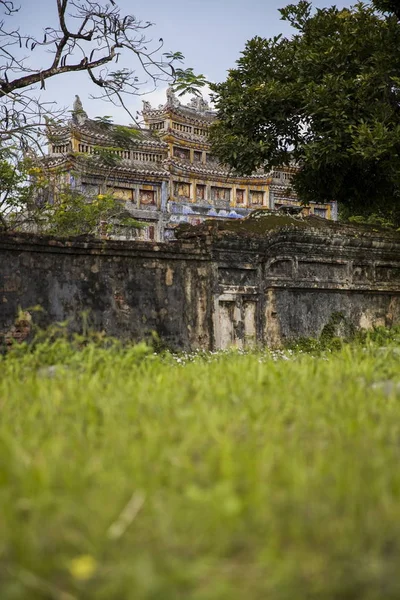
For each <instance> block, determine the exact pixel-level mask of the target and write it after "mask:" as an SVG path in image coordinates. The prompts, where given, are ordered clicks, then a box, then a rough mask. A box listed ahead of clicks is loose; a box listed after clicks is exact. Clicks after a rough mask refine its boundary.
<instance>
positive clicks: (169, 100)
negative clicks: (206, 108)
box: [167, 86, 181, 107]
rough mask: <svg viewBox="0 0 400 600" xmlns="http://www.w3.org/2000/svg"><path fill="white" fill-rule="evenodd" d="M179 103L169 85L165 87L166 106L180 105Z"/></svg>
mask: <svg viewBox="0 0 400 600" xmlns="http://www.w3.org/2000/svg"><path fill="white" fill-rule="evenodd" d="M180 105H181V103H180V102H179V100H178V98H177V97H176V94H175V92H174V90H173V88H172V87H171V86H168V87H167V106H170V107H171V106H172V107H173V106H180Z"/></svg>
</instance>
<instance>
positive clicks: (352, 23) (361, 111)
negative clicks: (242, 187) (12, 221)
mask: <svg viewBox="0 0 400 600" xmlns="http://www.w3.org/2000/svg"><path fill="white" fill-rule="evenodd" d="M280 12H281V15H282V19H283V20H284V21H287V22H289V23H290V24H291V25H292V27H294V28H295V30H296V31H295V34H294V35H293V36H292V37H290V38H286V37H283V36H278V37H275V38H272V39H264V38H261V37H256V38H254V39H252V40H250V41H249V42H248V43H247V45H246V47H245V50H244V52H243V53H242V56H241V58H240V59H239V60H238V62H237V66H236V68H235V69H232V70H231V71H229V74H228V78H227V80H226V81H225V82H223V83H221V84H217V85H214V86H213V89H214V92H215V101H216V106H217V110H218V115H219V122H218V123H217V125H215V127H214V130H213V133H212V141H213V145H214V152H215V153H216V154H217V155H218V156H219V157H220V158H221V159H222V160H223V161H225V162H226V163H228V164H230V165H231V166H232V167H233V168H235V169H236V170H238V171H239V172H242V173H249V172H251V171H253V170H254V169H255V168H258V167H264V168H266V169H271V168H273V167H275V166H279V165H284V164H290V163H291V162H293V161H296V162H297V163H298V165H299V166H300V172H299V174H298V175H297V176H296V177H295V179H294V186H295V188H296V190H297V192H298V194H299V196H300V198H301V199H302V200H303V201H304V202H309V201H317V202H325V201H331V200H337V201H339V202H340V203H342V205H344V206H345V207H346V209H347V211H348V212H350V213H352V214H361V213H362V214H370V213H375V214H381V213H382V214H385V215H386V216H388V215H389V216H390V217H391V218H392V220H393V221H394V222H396V223H400V202H399V197H400V52H399V48H400V23H399V19H400V2H399V1H398V0H376V1H375V2H374V3H373V4H364V3H362V2H358V3H357V4H355V5H354V6H352V7H350V8H344V9H338V8H337V7H335V6H332V7H330V8H322V9H316V10H313V7H312V5H311V3H310V2H308V1H306V0H300V1H299V2H298V3H297V4H291V5H289V6H287V7H286V8H283V9H281V11H280Z"/></svg>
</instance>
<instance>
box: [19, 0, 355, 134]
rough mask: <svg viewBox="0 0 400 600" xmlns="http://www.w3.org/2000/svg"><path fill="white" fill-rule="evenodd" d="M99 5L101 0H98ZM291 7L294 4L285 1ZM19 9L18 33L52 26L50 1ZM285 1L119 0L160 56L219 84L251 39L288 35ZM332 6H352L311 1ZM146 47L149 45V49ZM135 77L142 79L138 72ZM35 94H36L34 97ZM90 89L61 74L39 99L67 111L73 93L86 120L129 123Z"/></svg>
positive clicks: (136, 102) (133, 107) (38, 60)
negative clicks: (159, 47)
mask: <svg viewBox="0 0 400 600" xmlns="http://www.w3.org/2000/svg"><path fill="white" fill-rule="evenodd" d="M101 1H102V2H105V1H106V0H101ZM291 1H292V2H294V1H295V0H291ZM17 3H18V4H19V5H20V7H21V10H20V11H19V12H18V13H17V14H16V15H15V16H14V17H13V20H12V23H13V26H19V27H20V30H21V33H33V34H39V35H40V33H41V32H42V31H43V29H44V28H45V27H46V26H48V25H52V24H55V23H56V22H57V21H56V20H57V11H56V0H17ZM289 3H290V2H289V0H288V1H285V0H147V1H144V0H142V1H136V0H119V1H118V5H119V6H120V8H121V12H122V13H124V14H133V15H135V17H137V18H138V19H140V20H142V21H150V22H152V23H154V25H153V26H152V27H151V28H149V29H148V30H147V37H148V38H149V39H153V40H154V43H157V42H158V39H159V38H160V37H162V38H163V40H164V50H165V51H180V52H182V53H183V55H184V56H185V61H184V65H183V66H184V67H192V68H193V70H194V71H195V73H202V74H204V75H205V76H206V77H207V79H208V80H210V81H214V82H219V81H223V80H224V79H225V78H226V74H227V71H228V69H230V68H232V67H234V66H235V62H236V60H237V59H238V58H239V56H240V53H241V52H242V51H243V49H244V47H245V44H246V41H247V40H249V39H251V38H252V37H254V36H261V37H272V36H274V35H277V34H279V33H283V34H284V35H290V34H291V30H290V27H289V26H288V24H287V23H284V22H282V21H281V20H280V13H279V12H278V9H279V8H281V7H282V6H285V5H286V4H289ZM332 4H336V6H338V7H343V6H349V5H350V4H354V2H351V1H350V0H336V1H334V0H331V1H326V0H316V1H314V2H313V5H314V6H317V7H323V6H330V5H332ZM150 45H151V44H150ZM50 60H51V56H50V55H46V54H45V53H43V52H42V50H41V49H35V51H34V52H33V53H32V54H31V56H29V61H30V62H31V65H32V66H34V67H37V68H46V67H47V66H48V63H49V62H50ZM121 65H122V66H127V67H130V68H136V67H138V65H137V64H135V62H134V61H131V59H129V62H125V63H124V62H122V63H120V64H118V68H120V67H121ZM137 74H138V75H139V76H141V75H142V73H141V72H140V68H139V67H138V68H137ZM38 93H39V92H38ZM96 93H97V90H96V86H94V84H92V83H91V82H90V80H89V77H88V75H87V74H85V73H77V74H64V75H61V76H59V77H57V78H54V79H52V80H48V81H47V82H46V91H45V92H42V93H41V98H42V99H43V100H45V101H48V102H53V101H55V102H57V105H58V106H59V107H72V103H73V101H74V97H75V94H79V96H80V98H81V100H82V102H83V106H84V108H85V110H86V112H87V113H88V114H89V116H90V117H92V118H93V117H95V116H104V115H110V116H111V117H112V118H113V119H114V121H115V122H119V123H129V122H130V121H131V119H130V118H129V116H128V115H127V114H126V113H125V112H124V111H123V109H118V108H116V107H114V106H113V105H110V104H108V103H105V102H104V101H101V100H92V99H90V96H91V94H96ZM145 99H146V100H148V101H150V102H151V103H152V105H154V106H158V104H160V103H164V102H165V86H161V87H160V88H159V89H157V90H156V91H155V92H153V93H151V94H149V95H148V96H146V97H145ZM141 106H142V98H138V97H131V98H130V99H129V109H130V111H131V112H132V113H133V114H135V113H136V111H138V110H140V109H141Z"/></svg>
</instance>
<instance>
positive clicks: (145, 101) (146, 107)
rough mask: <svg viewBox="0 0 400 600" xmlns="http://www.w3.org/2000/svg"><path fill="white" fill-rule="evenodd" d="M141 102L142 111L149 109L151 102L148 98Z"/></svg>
mask: <svg viewBox="0 0 400 600" xmlns="http://www.w3.org/2000/svg"><path fill="white" fill-rule="evenodd" d="M142 103H143V112H146V111H147V110H151V104H150V102H149V101H148V100H142Z"/></svg>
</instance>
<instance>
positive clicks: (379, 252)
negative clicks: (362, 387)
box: [0, 224, 400, 349]
mask: <svg viewBox="0 0 400 600" xmlns="http://www.w3.org/2000/svg"><path fill="white" fill-rule="evenodd" d="M181 237H182V238H183V239H181V240H180V241H177V242H170V243H164V244H162V243H150V242H122V241H121V242H118V241H99V240H87V241H82V240H70V241H68V240H55V239H49V238H40V237H34V236H31V235H4V234H3V235H1V236H0V299H1V302H0V333H2V334H3V335H6V334H7V335H8V336H10V335H11V336H12V335H13V334H12V331H13V327H14V331H16V330H15V318H16V315H17V313H18V310H19V308H21V309H23V310H24V311H28V312H29V309H30V307H34V306H37V305H40V306H41V307H42V308H43V312H39V313H37V314H36V313H35V315H34V320H36V321H38V322H39V323H40V324H42V325H46V324H49V323H52V322H54V321H65V320H68V321H69V322H70V327H71V328H72V329H74V330H79V328H80V327H81V325H82V317H81V315H82V313H83V312H85V313H88V314H89V325H90V326H91V327H93V328H94V329H96V330H100V331H105V332H106V333H107V334H108V335H114V336H118V337H120V338H128V339H134V340H140V339H144V338H146V337H147V336H149V335H150V334H151V332H152V331H156V332H157V333H158V335H159V336H160V338H161V339H162V340H164V342H165V343H166V344H167V345H168V346H170V347H172V348H182V349H193V348H205V349H212V348H216V347H227V346H229V345H231V344H234V345H236V346H239V347H244V346H251V345H254V344H268V345H272V346H277V345H279V344H281V343H283V342H284V341H285V340H289V339H291V338H296V337H299V336H318V335H320V334H321V332H322V330H323V328H324V326H325V325H326V324H327V323H328V322H329V319H330V317H331V315H332V314H334V313H341V314H343V315H344V316H345V317H346V318H347V319H348V320H349V321H350V322H351V323H352V324H353V325H354V326H355V327H362V328H371V327H373V326H376V325H385V326H391V325H393V324H395V323H398V322H399V321H400V238H399V237H398V236H397V237H396V235H394V234H393V235H390V234H384V233H382V232H380V233H379V232H366V231H365V230H357V229H354V230H351V229H348V228H347V229H346V228H343V229H341V228H339V227H337V226H335V227H333V228H328V229H327V228H321V229H318V228H316V227H314V226H308V227H303V225H301V226H300V225H297V224H295V225H294V226H284V227H281V228H273V229H271V230H270V231H266V232H265V233H264V234H263V235H256V234H247V235H242V234H240V235H239V234H238V233H237V232H236V233H235V232H232V231H231V232H228V231H216V230H215V229H214V230H213V229H212V228H211V229H207V227H205V228H203V230H202V229H201V228H200V229H198V228H196V229H195V228H193V229H192V230H191V231H189V232H186V233H184V234H183V235H182V236H181ZM17 329H18V328H17ZM26 330H27V329H26V328H25V330H24V331H26ZM15 337H18V332H17V335H16V336H15Z"/></svg>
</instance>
